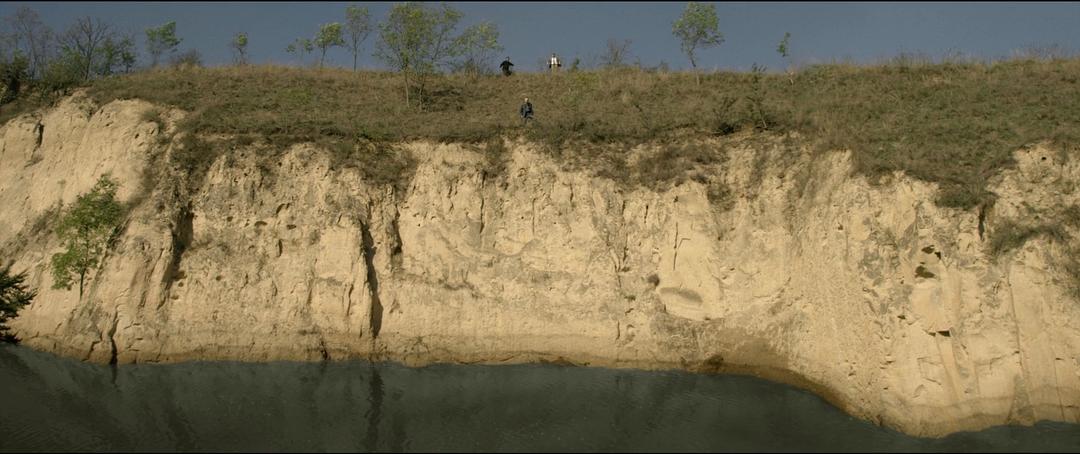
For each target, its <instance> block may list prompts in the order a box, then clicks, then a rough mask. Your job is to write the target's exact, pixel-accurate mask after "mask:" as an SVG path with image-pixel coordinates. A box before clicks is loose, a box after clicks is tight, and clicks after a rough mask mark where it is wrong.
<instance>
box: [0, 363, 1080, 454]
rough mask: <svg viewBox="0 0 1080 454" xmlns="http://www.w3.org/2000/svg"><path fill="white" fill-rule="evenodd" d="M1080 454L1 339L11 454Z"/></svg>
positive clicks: (700, 399)
mask: <svg viewBox="0 0 1080 454" xmlns="http://www.w3.org/2000/svg"><path fill="white" fill-rule="evenodd" d="M25 450H33V451H42V450H80V451H86V450H93V451H135V450H138V451H162V450H167V451H177V450H179V451H220V450H223V451H238V450H243V451H1077V450H1080V426H1078V425H1070V424H1061V423H1040V424H1038V425H1036V426H1035V427H996V428H992V429H989V430H985V431H982V432H977V433H960V434H955V435H952V436H950V437H947V438H944V439H920V438H913V437H908V436H905V435H902V434H900V433H897V432H894V431H890V430H887V429H882V428H879V427H877V426H874V425H872V424H870V423H867V422H864V421H861V420H857V419H854V418H852V417H850V416H848V415H846V414H844V413H843V412H841V411H839V410H838V409H836V408H834V407H832V406H830V405H829V404H827V403H825V402H824V401H823V400H821V399H820V398H818V397H817V396H815V395H813V394H810V393H808V392H805V391H802V390H799V389H796V388H793V387H790V386H786V385H781V384H776V383H771V382H768V381H764V380H760V379H756V378H751V377H740V376H708V375H698V374H690V373H683V372H642V371H628V370H610V369H597V368H573V367H560V366H551V365H516V366H450V365H438V366H430V367H424V368H408V367H404V366H401V365H397V364H390V363H383V364H371V363H366V362H329V363H293V362H276V363H265V364H246V363H234V362H194V363H185V364H173V365H153V364H147V365H126V366H120V367H115V368H113V367H108V366H98V365H92V364H85V363H81V362H78V361H74V360H70V359H66V358H58V357H55V356H53V355H50V354H46V353H41V352H36V351H33V350H29V349H27V348H23V347H10V346H0V451H25Z"/></svg>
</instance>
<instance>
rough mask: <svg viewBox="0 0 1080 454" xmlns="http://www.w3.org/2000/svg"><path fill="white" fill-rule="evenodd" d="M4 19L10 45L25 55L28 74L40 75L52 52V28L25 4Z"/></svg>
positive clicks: (43, 71)
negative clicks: (27, 63) (27, 62)
mask: <svg viewBox="0 0 1080 454" xmlns="http://www.w3.org/2000/svg"><path fill="white" fill-rule="evenodd" d="M4 19H5V22H7V24H8V27H9V28H10V29H11V33H10V35H9V37H8V38H9V40H10V42H11V47H12V48H13V49H15V50H16V51H17V52H21V53H22V54H23V55H26V57H27V60H28V61H29V66H28V67H27V72H28V73H29V74H30V76H31V77H41V76H42V75H43V74H44V73H45V65H46V64H47V63H48V61H49V57H50V53H51V52H52V41H53V31H52V29H50V28H49V27H48V26H47V25H45V23H44V22H42V21H41V17H40V16H38V13H37V12H36V11H34V10H32V9H30V8H27V7H25V6H24V7H22V8H19V9H18V10H17V11H15V13H14V14H12V15H11V16H9V17H6V18H4Z"/></svg>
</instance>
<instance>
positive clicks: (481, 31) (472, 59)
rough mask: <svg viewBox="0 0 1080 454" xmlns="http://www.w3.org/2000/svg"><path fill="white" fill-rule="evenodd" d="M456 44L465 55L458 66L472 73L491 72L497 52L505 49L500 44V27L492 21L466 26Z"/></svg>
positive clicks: (458, 49)
mask: <svg viewBox="0 0 1080 454" xmlns="http://www.w3.org/2000/svg"><path fill="white" fill-rule="evenodd" d="M455 46H456V47H457V52H458V53H460V54H461V55H462V57H463V60H462V61H461V62H460V63H459V64H458V67H459V68H460V69H461V70H462V71H464V72H466V73H469V74H472V75H477V74H487V73H489V72H491V71H492V70H493V68H492V65H493V64H494V61H493V59H494V57H495V54H497V53H499V52H502V50H503V47H502V46H500V45H499V28H498V27H497V26H496V25H495V24H494V23H491V22H482V23H479V24H476V25H473V26H471V27H469V28H466V29H465V31H463V32H461V36H458V38H457V40H456V42H455Z"/></svg>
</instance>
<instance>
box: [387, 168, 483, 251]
mask: <svg viewBox="0 0 1080 454" xmlns="http://www.w3.org/2000/svg"><path fill="white" fill-rule="evenodd" d="M486 180H487V175H486V174H485V173H484V172H480V247H481V248H483V247H484V182H485V181H486ZM395 230H396V229H395Z"/></svg>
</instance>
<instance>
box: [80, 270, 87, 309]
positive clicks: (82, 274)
mask: <svg viewBox="0 0 1080 454" xmlns="http://www.w3.org/2000/svg"><path fill="white" fill-rule="evenodd" d="M84 282H86V271H80V272H79V302H82V296H83V283H84Z"/></svg>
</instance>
